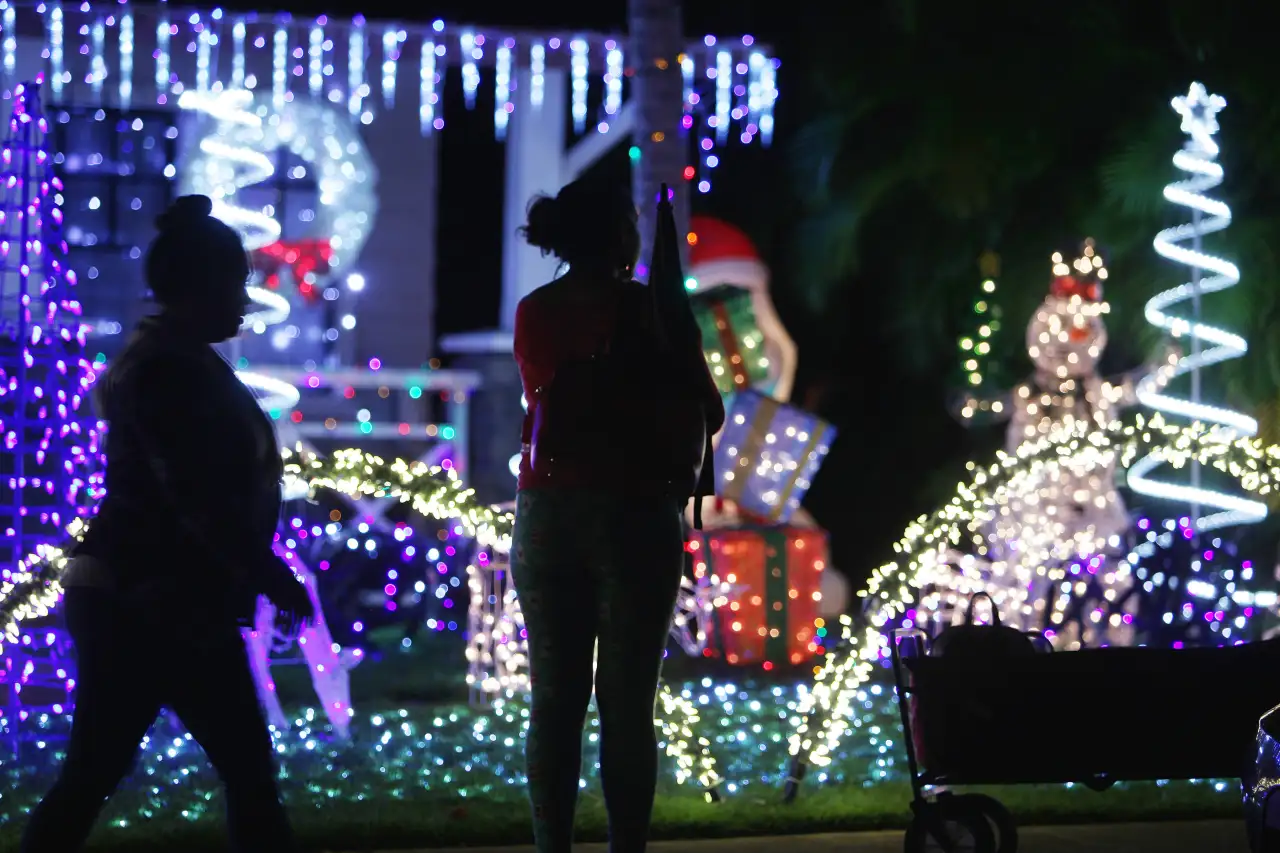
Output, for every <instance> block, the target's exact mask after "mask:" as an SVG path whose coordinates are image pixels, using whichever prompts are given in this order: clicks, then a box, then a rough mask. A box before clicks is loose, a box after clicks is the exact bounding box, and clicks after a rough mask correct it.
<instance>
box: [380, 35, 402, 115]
mask: <svg viewBox="0 0 1280 853" xmlns="http://www.w3.org/2000/svg"><path fill="white" fill-rule="evenodd" d="M403 38H404V33H403V32H401V31H400V30H399V29H397V28H395V27H390V28H388V29H387V31H386V32H384V33H383V34H382V103H383V105H384V106H386V107H387V109H391V107H393V106H395V103H396V63H397V62H398V61H399V59H400V41H401V40H402V39H403Z"/></svg>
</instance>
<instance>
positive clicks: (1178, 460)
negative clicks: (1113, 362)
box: [790, 415, 1280, 767]
mask: <svg viewBox="0 0 1280 853" xmlns="http://www.w3.org/2000/svg"><path fill="white" fill-rule="evenodd" d="M1140 455H1141V456H1146V457H1147V458H1152V457H1154V458H1158V459H1159V460H1160V461H1161V462H1162V463H1167V464H1169V465H1171V466H1173V467H1174V468H1181V467H1183V466H1184V465H1186V464H1188V463H1190V462H1192V461H1195V462H1199V463H1200V464H1201V465H1207V466H1211V467H1213V468H1215V469H1217V470H1218V471H1221V472H1222V473H1225V474H1227V475H1229V476H1231V477H1233V478H1234V479H1235V480H1236V481H1237V482H1238V483H1239V484H1240V486H1241V487H1242V488H1243V489H1245V490H1246V491H1248V492H1251V493H1254V494H1256V495H1258V496H1260V497H1263V496H1266V495H1268V494H1270V493H1271V492H1272V491H1273V490H1274V489H1275V487H1276V484H1277V483H1280V446H1277V445H1264V444H1263V443H1262V442H1261V441H1259V440H1258V439H1254V438H1239V439H1237V440H1235V441H1232V442H1224V441H1223V440H1222V438H1221V436H1220V435H1219V434H1217V433H1215V432H1213V431H1212V430H1211V429H1209V428H1207V427H1205V426H1203V425H1200V424H1193V425H1192V426H1189V427H1181V426H1176V425H1170V424H1166V423H1165V422H1164V420H1163V419H1162V418H1161V417H1160V416H1159V415H1156V416H1155V417H1152V418H1150V419H1146V418H1143V417H1141V416H1139V417H1138V418H1137V419H1136V420H1134V421H1133V422H1129V423H1123V422H1120V421H1113V422H1111V423H1109V424H1108V425H1107V426H1106V427H1104V428H1097V427H1092V426H1090V425H1086V424H1077V425H1076V426H1075V427H1074V428H1068V429H1063V430H1060V431H1058V432H1055V433H1051V434H1049V435H1047V436H1044V437H1042V438H1038V439H1035V440H1032V441H1029V442H1027V443H1026V444H1024V445H1022V446H1021V447H1019V448H1018V449H1017V450H1016V451H1015V452H1014V453H1000V454H998V455H997V458H996V461H995V462H994V463H993V464H991V465H990V466H987V467H983V468H980V467H978V466H976V465H975V464H974V463H970V464H969V470H970V471H971V472H972V477H971V478H970V479H969V480H968V481H966V482H962V483H960V484H959V485H958V486H957V488H956V494H955V496H953V497H952V499H951V501H950V502H949V503H947V504H946V505H945V506H943V507H942V508H941V509H939V510H937V511H935V512H934V513H933V514H932V515H923V516H920V517H919V518H917V519H916V520H915V521H913V522H912V523H911V524H910V525H908V527H907V529H906V531H905V532H904V533H903V535H902V538H901V539H899V540H898V542H897V543H896V544H895V545H894V550H895V552H897V553H898V554H899V555H901V556H900V557H899V559H898V560H894V561H892V562H889V563H886V564H884V565H883V566H880V567H879V568H878V569H876V570H875V571H874V572H873V573H872V575H871V578H870V579H869V581H868V583H867V587H866V588H865V589H864V590H862V591H861V592H860V593H859V597H861V598H863V599H864V601H865V604H864V612H865V614H866V615H867V617H868V622H867V624H865V625H862V626H855V625H854V621H853V619H852V618H851V617H849V616H847V615H846V616H842V617H841V618H840V625H841V628H840V640H839V643H838V644H837V645H836V646H835V647H834V648H833V650H832V651H831V652H830V653H828V655H827V657H826V661H825V663H824V664H823V665H821V666H818V667H815V669H814V673H815V679H814V684H813V688H812V689H811V690H810V691H809V692H808V693H807V694H805V695H804V697H803V701H802V703H801V706H800V708H799V709H798V713H797V716H798V720H799V722H798V724H797V726H796V728H795V730H794V731H793V732H792V734H791V736H790V750H791V755H792V756H793V757H796V758H797V759H798V758H799V757H800V756H801V755H802V754H803V755H805V756H807V759H806V760H807V763H808V764H810V765H813V766H815V767H823V766H826V765H827V764H829V763H830V761H831V756H832V755H833V753H834V752H835V750H836V747H837V746H838V744H839V742H840V740H841V738H842V737H843V735H844V734H845V731H846V729H847V728H848V720H849V719H851V717H852V716H853V715H852V711H853V708H852V703H853V701H854V697H855V695H856V693H857V691H858V688H859V687H860V686H861V685H863V684H864V683H866V682H867V680H868V679H869V678H870V677H871V673H872V670H873V668H874V667H875V666H876V665H877V663H878V662H879V661H881V660H882V659H883V658H884V657H885V656H887V655H888V638H887V637H886V636H885V632H884V631H883V630H882V629H884V628H885V627H886V626H888V625H889V624H890V623H891V622H892V621H893V620H894V618H895V617H897V616H899V615H900V614H902V613H905V612H906V610H907V607H908V604H909V603H910V602H911V601H912V600H913V599H914V598H915V596H916V591H917V590H918V589H919V588H920V586H921V582H922V581H925V582H927V580H928V578H929V576H930V574H931V573H932V572H933V571H934V569H935V567H936V566H938V565H939V564H940V563H941V562H943V561H944V560H945V555H946V552H947V551H949V550H951V549H954V548H956V547H958V546H960V545H961V544H962V543H966V542H972V543H973V544H974V546H975V547H977V548H979V549H980V548H982V547H983V546H982V542H981V537H982V533H981V531H982V528H983V526H984V525H985V524H986V523H987V521H988V520H989V519H990V518H991V515H992V513H993V512H994V508H996V507H998V506H1000V504H1001V502H1002V501H1003V500H1005V499H1006V498H1007V496H1008V495H1009V494H1011V493H1014V492H1016V491H1018V490H1019V489H1021V488H1024V487H1025V483H1026V481H1028V480H1034V479H1039V478H1042V477H1045V476H1047V475H1049V474H1050V473H1051V472H1052V470H1053V469H1055V468H1056V467H1058V466H1059V465H1067V464H1070V465H1072V466H1078V465H1080V464H1082V462H1087V461H1090V460H1092V461H1094V462H1096V463H1097V464H1106V463H1107V462H1108V461H1110V460H1113V459H1114V460H1116V461H1117V462H1118V464H1119V466H1120V467H1121V468H1122V469H1125V470H1127V469H1128V468H1129V467H1130V466H1131V465H1132V464H1133V462H1134V461H1135V460H1136V459H1137V458H1139V456H1140ZM815 720H816V722H815Z"/></svg>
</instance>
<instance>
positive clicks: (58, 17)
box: [49, 0, 67, 101]
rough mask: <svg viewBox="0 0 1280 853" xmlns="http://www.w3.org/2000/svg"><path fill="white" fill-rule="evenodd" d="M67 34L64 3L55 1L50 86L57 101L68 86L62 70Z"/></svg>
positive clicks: (51, 17)
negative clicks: (63, 88) (63, 10)
mask: <svg viewBox="0 0 1280 853" xmlns="http://www.w3.org/2000/svg"><path fill="white" fill-rule="evenodd" d="M66 32H67V31H66V19H65V18H64V17H63V14H62V3H60V2H58V0H54V2H53V3H51V4H50V5H49V72H50V73H49V85H50V86H52V87H53V97H54V100H55V101H60V100H62V87H63V86H64V85H65V84H66V79H65V78H64V77H63V70H62V63H63V56H64V45H65V43H66Z"/></svg>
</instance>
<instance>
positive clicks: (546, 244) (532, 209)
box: [524, 195, 564, 252]
mask: <svg viewBox="0 0 1280 853" xmlns="http://www.w3.org/2000/svg"><path fill="white" fill-rule="evenodd" d="M561 207H562V205H561V204H560V203H559V202H558V201H557V200H556V199H554V198H552V197H551V196H545V195H544V196H539V197H537V198H535V199H534V200H533V203H532V204H530V205H529V212H528V214H527V220H526V222H527V224H526V225H525V226H524V238H525V240H526V241H527V242H528V243H529V245H530V246H533V247H534V248H536V249H541V250H542V251H544V252H556V251H557V250H559V249H560V248H562V242H563V241H562V240H561V237H562V236H563V232H564V227H563V226H564V222H563V217H562V215H561V214H562V210H561Z"/></svg>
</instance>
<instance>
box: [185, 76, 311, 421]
mask: <svg viewBox="0 0 1280 853" xmlns="http://www.w3.org/2000/svg"><path fill="white" fill-rule="evenodd" d="M252 103H253V93H252V92H247V91H243V90H233V91H225V92H219V93H217V94H212V93H208V92H198V91H188V92H184V93H183V95H182V98H181V99H180V100H179V102H178V105H179V106H180V107H181V108H182V109H187V110H193V111H196V112H200V113H203V114H204V115H207V116H208V117H209V118H211V119H213V120H214V121H215V122H217V132H216V133H214V134H209V135H206V136H204V137H203V138H202V139H201V140H200V143H199V145H198V146H197V149H196V151H194V152H192V155H191V159H190V162H189V163H188V165H187V168H186V169H185V174H184V179H183V188H182V189H183V192H184V193H195V194H199V195H207V196H209V198H210V199H212V200H213V215H214V216H216V217H217V218H218V219H221V220H222V221H223V222H225V223H227V224H228V225H230V226H231V227H232V228H235V229H236V230H237V231H239V232H240V234H241V235H242V236H243V237H244V245H245V249H246V250H247V251H250V252H252V251H254V250H255V249H261V248H263V247H264V246H269V245H271V244H272V243H274V242H275V241H276V240H278V239H279V238H280V223H279V222H277V221H276V219H275V217H274V216H271V215H269V214H267V213H266V212H265V211H263V210H260V209H259V210H251V209H249V208H246V207H241V206H239V205H236V204H235V195H236V193H237V192H238V191H239V190H240V189H242V188H244V187H250V186H253V185H254V184H258V183H261V182H263V181H265V180H267V179H269V178H270V177H271V176H272V175H274V174H275V171H276V168H275V164H274V163H272V161H271V158H270V157H268V156H267V155H266V154H265V153H263V152H262V151H260V150H258V148H257V147H256V143H257V141H258V140H260V139H261V136H262V117H261V116H259V115H257V114H256V113H253V112H250V111H249V109H248V107H249V106H251V105H252ZM248 292H249V298H250V299H252V300H253V304H254V305H255V306H257V310H255V311H253V312H251V313H250V314H248V315H247V316H246V317H245V318H244V326H245V328H251V329H254V330H256V331H259V332H261V331H264V330H265V329H266V328H267V327H269V326H274V325H277V324H279V323H283V322H284V321H285V320H287V319H289V300H288V299H286V298H284V297H283V296H281V295H280V294H278V293H273V292H272V291H270V290H267V289H266V288H264V287H256V286H252V285H251V286H250V287H249V288H248ZM236 375H238V376H239V377H240V381H241V382H243V383H244V384H245V385H248V386H249V387H250V388H252V389H253V390H254V391H255V392H256V393H257V395H258V400H259V402H260V403H261V405H262V408H264V409H268V410H280V409H291V408H293V407H294V406H296V405H297V404H298V400H299V399H301V395H300V394H299V393H298V389H297V388H295V387H294V386H293V385H290V384H289V383H287V382H283V381H281V380H279V379H274V378H272V377H269V376H262V375H261V374H257V373H253V372H251V371H247V370H238V371H236Z"/></svg>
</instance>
